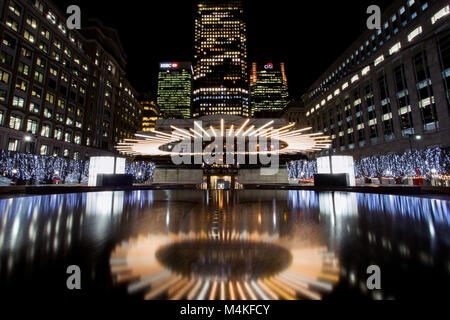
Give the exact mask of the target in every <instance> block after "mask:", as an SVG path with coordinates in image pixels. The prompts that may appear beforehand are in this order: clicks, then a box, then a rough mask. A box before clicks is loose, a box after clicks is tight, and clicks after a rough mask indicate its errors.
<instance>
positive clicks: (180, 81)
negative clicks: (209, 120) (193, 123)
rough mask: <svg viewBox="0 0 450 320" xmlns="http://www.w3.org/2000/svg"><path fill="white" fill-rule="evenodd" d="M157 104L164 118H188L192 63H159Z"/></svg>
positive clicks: (190, 101)
mask: <svg viewBox="0 0 450 320" xmlns="http://www.w3.org/2000/svg"><path fill="white" fill-rule="evenodd" d="M159 69H160V71H159V75H158V98H157V104H158V106H159V108H160V111H161V114H162V115H163V117H164V118H166V119H167V118H169V119H177V118H178V119H188V118H190V117H191V105H192V64H191V63H190V62H171V63H161V64H160V68H159Z"/></svg>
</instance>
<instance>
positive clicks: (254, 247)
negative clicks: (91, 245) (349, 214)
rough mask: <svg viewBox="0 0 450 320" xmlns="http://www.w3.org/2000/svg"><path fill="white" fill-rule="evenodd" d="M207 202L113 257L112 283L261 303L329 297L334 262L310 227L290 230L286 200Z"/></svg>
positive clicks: (222, 196) (292, 215)
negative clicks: (327, 294)
mask: <svg viewBox="0 0 450 320" xmlns="http://www.w3.org/2000/svg"><path fill="white" fill-rule="evenodd" d="M260 195H261V194H260ZM206 196H207V198H208V201H207V203H208V205H207V206H203V205H202V204H198V205H197V206H196V207H194V208H192V210H191V211H189V212H187V214H185V215H182V216H180V215H174V214H171V213H170V211H167V213H166V215H167V219H166V221H167V220H168V221H170V222H171V223H172V224H173V225H174V226H178V227H177V228H176V227H172V228H169V230H167V229H165V228H164V227H163V226H160V227H158V226H156V225H152V227H151V228H150V229H149V230H148V232H149V234H147V235H139V236H137V237H133V238H131V239H128V240H126V241H124V242H123V243H121V244H120V245H119V246H117V247H116V248H115V249H114V250H113V253H112V255H111V260H110V263H111V271H112V274H113V275H115V276H116V280H117V283H128V293H130V294H138V293H140V294H142V295H143V296H144V298H145V299H156V298H158V299H161V298H165V299H175V300H177V299H188V300H189V299H192V300H194V299H195V300H203V299H210V300H211V299H221V300H224V299H232V300H233V299H243V300H246V299H264V300H267V299H298V298H306V299H321V297H322V295H323V294H324V293H327V292H330V291H331V290H332V288H333V283H336V282H337V281H338V277H339V266H338V261H337V259H336V257H335V255H334V254H333V253H330V252H328V250H327V246H326V245H325V244H324V243H323V239H322V237H321V235H320V230H319V228H318V226H317V225H316V224H314V223H309V222H308V223H305V224H297V223H296V220H298V219H301V218H299V217H300V215H299V214H301V213H300V212H298V211H296V210H293V208H292V207H291V208H290V207H289V206H288V203H287V202H286V200H284V201H282V200H281V199H283V197H284V199H286V198H285V196H286V194H285V193H280V196H279V198H280V199H277V197H275V198H273V197H271V198H273V199H272V200H271V201H255V200H250V199H252V197H245V196H242V197H237V196H236V194H234V195H233V194H232V193H228V192H222V191H218V192H211V193H207V194H206ZM269 199H270V198H269ZM155 220H156V221H161V222H160V223H163V221H164V219H157V218H156V219H155ZM290 224H291V225H292V226H291V227H290V226H289V225H290ZM186 226H189V228H186ZM152 230H155V231H156V230H159V232H155V233H153V232H152ZM165 230H167V232H164V231H165ZM161 231H163V232H161ZM161 233H162V234H161Z"/></svg>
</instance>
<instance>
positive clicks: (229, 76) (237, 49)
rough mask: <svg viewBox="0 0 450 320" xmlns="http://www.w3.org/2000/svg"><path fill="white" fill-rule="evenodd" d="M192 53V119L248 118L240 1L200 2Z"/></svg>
mask: <svg viewBox="0 0 450 320" xmlns="http://www.w3.org/2000/svg"><path fill="white" fill-rule="evenodd" d="M195 50H196V54H195V60H196V63H195V67H194V94H193V102H194V109H193V116H194V117H198V116H203V115H214V114H219V115H220V114H230V115H242V116H248V115H249V92H248V72H247V38H246V26H245V23H244V21H243V7H242V2H241V1H239V0H231V1H224V0H222V1H220V0H218V1H214V0H201V1H199V4H198V14H197V18H196V21H195Z"/></svg>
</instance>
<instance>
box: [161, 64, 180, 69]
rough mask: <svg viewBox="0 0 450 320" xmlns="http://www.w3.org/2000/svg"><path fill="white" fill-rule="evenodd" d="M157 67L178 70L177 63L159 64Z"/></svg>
mask: <svg viewBox="0 0 450 320" xmlns="http://www.w3.org/2000/svg"><path fill="white" fill-rule="evenodd" d="M159 67H160V68H161V69H176V68H178V63H161V64H160V65H159Z"/></svg>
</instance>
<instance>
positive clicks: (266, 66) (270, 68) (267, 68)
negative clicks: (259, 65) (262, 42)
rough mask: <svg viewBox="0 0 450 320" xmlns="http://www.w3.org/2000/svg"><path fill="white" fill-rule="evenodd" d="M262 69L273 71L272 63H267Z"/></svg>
mask: <svg viewBox="0 0 450 320" xmlns="http://www.w3.org/2000/svg"><path fill="white" fill-rule="evenodd" d="M264 69H266V70H272V69H273V63H268V64H266V65H265V66H264Z"/></svg>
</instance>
